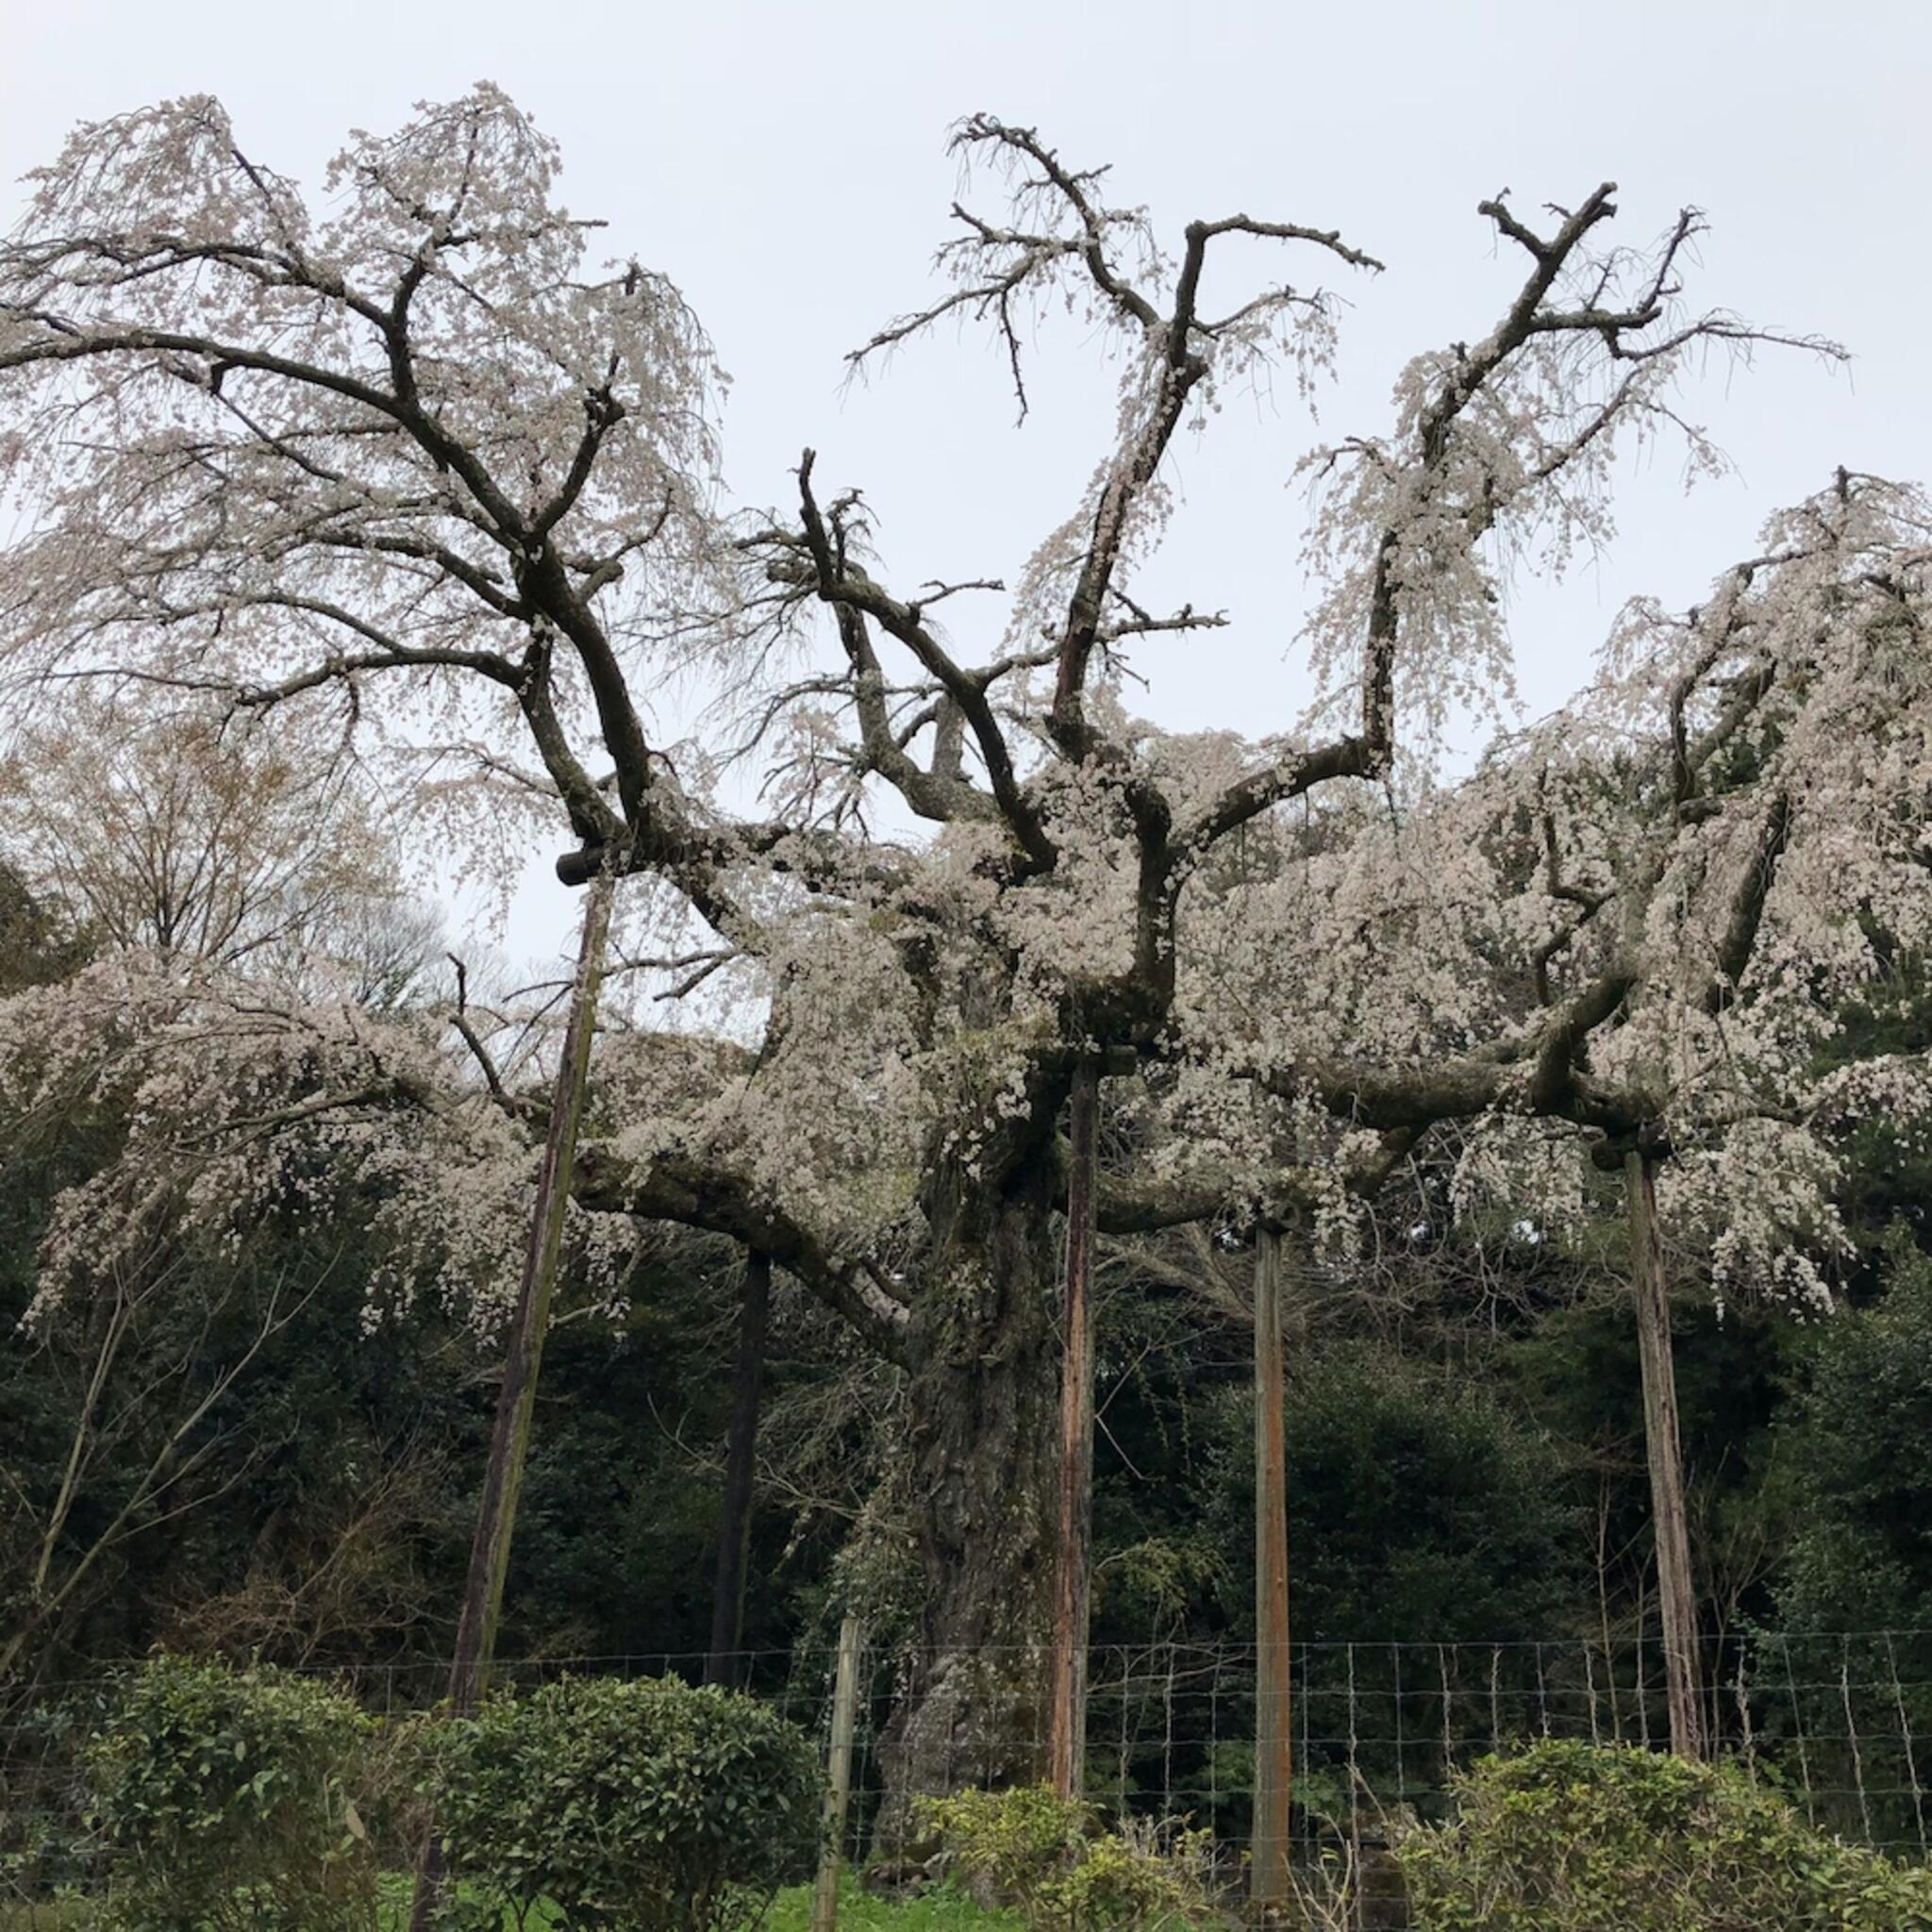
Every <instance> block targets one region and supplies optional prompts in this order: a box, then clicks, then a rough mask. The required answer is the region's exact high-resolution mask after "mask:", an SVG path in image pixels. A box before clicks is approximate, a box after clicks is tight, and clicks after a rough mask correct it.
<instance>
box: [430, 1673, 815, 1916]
mask: <svg viewBox="0 0 1932 1932" xmlns="http://www.w3.org/2000/svg"><path fill="white" fill-rule="evenodd" d="M428 1795H429V1797H430V1799H431V1801H432V1803H433V1804H434V1807H435V1811H436V1819H437V1826H438V1829H439V1831H440V1832H441V1837H442V1840H443V1846H444V1851H445V1854H446V1857H447V1858H448V1863H449V1870H450V1872H451V1874H452V1875H453V1876H454V1877H456V1878H458V1880H461V1881H465V1882H466V1883H467V1886H468V1888H469V1890H471V1892H473V1893H474V1894H475V1895H476V1896H478V1897H480V1898H482V1899H484V1900H487V1901H488V1902H489V1907H490V1910H491V1912H492V1913H493V1914H495V1915H496V1916H491V1918H490V1919H489V1920H488V1923H489V1924H492V1925H494V1924H496V1923H497V1922H498V1917H499V1916H500V1915H501V1913H502V1912H504V1911H506V1910H507V1911H508V1912H509V1913H510V1914H511V1915H512V1916H513V1918H514V1920H515V1923H517V1924H523V1923H524V1922H525V1918H526V1917H527V1916H528V1915H530V1914H531V1913H532V1912H533V1911H534V1910H535V1908H536V1907H537V1905H538V1902H539V1901H547V1902H548V1903H549V1906H550V1907H551V1909H552V1910H553V1912H554V1913H556V1914H557V1917H556V1919H555V1921H554V1923H555V1924H558V1925H559V1926H564V1927H570V1928H580V1927H592V1926H595V1927H602V1928H609V1932H725V1928H730V1927H734V1926H740V1925H749V1924H755V1923H756V1922H757V1920H758V1918H759V1917H760V1916H761V1915H762V1913H763V1912H764V1909H765V1907H767V1906H768V1905H769V1904H770V1902H771V1898H772V1894H773V1893H774V1891H775V1890H777V1889H778V1887H779V1886H781V1885H784V1884H788V1883H790V1882H791V1881H792V1880H793V1879H797V1878H802V1877H804V1876H805V1875H806V1874H808V1873H809V1872H810V1871H811V1869H812V1867H813V1864H814V1863H815V1861H816V1857H817V1853H818V1845H819V1829H820V1826H819V1819H820V1799H821V1785H820V1778H819V1767H818V1758H817V1755H816V1753H815V1752H814V1751H813V1750H812V1747H811V1745H810V1743H809V1742H808V1740H807V1739H806V1737H805V1736H804V1734H803V1733H802V1732H800V1731H799V1730H797V1729H796V1728H795V1727H794V1726H793V1725H791V1724H787V1723H785V1722H784V1721H783V1720H782V1719H781V1718H779V1717H777V1716H776V1715H775V1714H774V1712H772V1711H770V1710H768V1709H766V1708H765V1707H764V1706H762V1705H760V1704H757V1703H755V1702H753V1701H752V1700H751V1699H750V1698H748V1697H741V1696H737V1695H735V1694H733V1693H731V1692H729V1691H719V1690H704V1691H694V1690H692V1689H691V1688H690V1687H689V1686H688V1685H685V1684H681V1683H679V1682H677V1681H676V1680H675V1679H672V1678H658V1679H642V1680H639V1681H636V1682H632V1683H623V1682H619V1681H617V1680H615V1679H608V1678H573V1677H565V1678H563V1679H561V1680H560V1681H559V1682H558V1683H555V1684H551V1685H547V1686H545V1687H544V1688H543V1689H542V1690H541V1691H537V1692H535V1693H534V1694H533V1695H531V1696H529V1697H525V1698H516V1697H511V1696H499V1697H496V1698H493V1699H491V1701H490V1702H489V1703H488V1704H486V1705H485V1706H484V1707H483V1708H482V1710H481V1711H479V1712H478V1713H477V1714H476V1715H475V1717H473V1718H468V1719H463V1720H460V1721H458V1722H454V1723H451V1724H446V1725H443V1726H441V1729H440V1732H439V1734H438V1736H437V1737H436V1739H435V1740H434V1743H433V1745H432V1747H431V1759H430V1768H429V1792H428Z"/></svg>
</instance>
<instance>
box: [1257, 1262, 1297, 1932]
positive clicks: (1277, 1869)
mask: <svg viewBox="0 0 1932 1932" xmlns="http://www.w3.org/2000/svg"><path fill="white" fill-rule="evenodd" d="M1290 1663H1291V1658H1290V1652H1289V1647H1288V1424H1287V1414H1286V1403H1285V1399H1284V1392H1283V1388H1282V1365H1281V1236H1280V1234H1279V1233H1278V1232H1277V1231H1276V1230H1275V1229H1274V1228H1272V1227H1267V1226H1263V1227H1261V1228H1259V1229H1258V1230H1257V1232H1256V1235H1255V1820H1254V1834H1253V1840H1252V1842H1251V1844H1250V1847H1249V1865H1248V1896H1249V1901H1250V1903H1251V1905H1252V1907H1253V1908H1254V1915H1255V1917H1256V1919H1257V1921H1259V1922H1263V1923H1265V1922H1266V1921H1268V1920H1270V1919H1272V1918H1273V1917H1274V1916H1275V1915H1276V1914H1278V1913H1279V1912H1280V1911H1281V1910H1282V1909H1283V1908H1284V1907H1286V1906H1287V1904H1288V1900H1289V1875H1288V1807H1289V1796H1290V1781H1291V1776H1292V1757H1291V1740H1292V1738H1293V1735H1294V1733H1293V1728H1292V1725H1291V1722H1290V1708H1289V1698H1290V1676H1289V1673H1290Z"/></svg>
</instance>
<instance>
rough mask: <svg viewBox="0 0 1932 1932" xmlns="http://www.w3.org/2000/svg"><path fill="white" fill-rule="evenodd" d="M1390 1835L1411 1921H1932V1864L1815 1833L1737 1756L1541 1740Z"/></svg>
mask: <svg viewBox="0 0 1932 1932" xmlns="http://www.w3.org/2000/svg"><path fill="white" fill-rule="evenodd" d="M1457 1797H1458V1799H1459V1801H1460V1816H1459V1818H1458V1819H1457V1820H1456V1821H1455V1822H1453V1823H1450V1824H1442V1825H1439V1826H1435V1827H1430V1828H1420V1827H1418V1828H1414V1829H1411V1830H1409V1831H1408V1832H1407V1833H1406V1834H1404V1836H1403V1839H1402V1841H1401V1842H1400V1844H1399V1845H1398V1848H1397V1855H1398V1857H1399V1858H1400V1859H1401V1863H1402V1868H1403V1873H1404V1875H1405V1877H1406V1878H1407V1884H1408V1890H1409V1900H1410V1906H1411V1908H1412V1910H1413V1912H1414V1915H1415V1923H1416V1924H1417V1926H1418V1927H1419V1928H1420V1932H1932V1871H1926V1870H1924V1869H1907V1868H1905V1867H1901V1866H1898V1865H1894V1864H1892V1863H1891V1862H1890V1860H1888V1859H1886V1858H1883V1857H1880V1856H1879V1855H1878V1854H1877V1853H1875V1852H1872V1851H1868V1850H1865V1849H1864V1848H1862V1847H1859V1846H1854V1845H1847V1844H1845V1843H1843V1842H1841V1841H1840V1840H1838V1839H1834V1838H1830V1837H1827V1836H1825V1835H1824V1833H1822V1832H1817V1831H1813V1830H1811V1829H1810V1828H1809V1827H1807V1825H1806V1824H1803V1823H1802V1822H1801V1821H1800V1820H1799V1819H1798V1817H1797V1816H1796V1814H1795V1813H1793V1811H1792V1810H1791V1808H1790V1806H1789V1805H1787V1804H1785V1803H1784V1801H1783V1800H1782V1799H1781V1798H1779V1797H1778V1796H1777V1795H1776V1793H1775V1792H1774V1791H1773V1790H1769V1789H1768V1788H1766V1787H1765V1786H1762V1785H1759V1784H1756V1783H1754V1782H1753V1781H1752V1780H1751V1778H1750V1777H1749V1776H1748V1775H1747V1774H1745V1772H1744V1771H1743V1770H1742V1769H1740V1767H1739V1766H1737V1765H1735V1764H1714V1765H1703V1764H1690V1763H1687V1762H1685V1761H1684V1760H1683V1759H1682V1758H1677V1757H1664V1756H1661V1755H1659V1754H1657V1753H1654V1752H1648V1751H1642V1750H1638V1749H1634V1748H1627V1747H1623V1746H1615V1747H1605V1746H1598V1745H1591V1744H1582V1743H1572V1742H1568V1741H1547V1742H1544V1743H1541V1744H1538V1745H1535V1746H1534V1747H1533V1748H1531V1749H1530V1750H1528V1751H1525V1752H1524V1753H1522V1754H1521V1755H1520V1756H1518V1757H1507V1758H1498V1757H1491V1758H1486V1759H1484V1760H1483V1761H1482V1762H1481V1763H1480V1764H1478V1765H1477V1766H1476V1767H1475V1769H1474V1772H1472V1773H1470V1774H1468V1775H1467V1776H1465V1777H1463V1778H1461V1779H1460V1780H1458V1789H1457Z"/></svg>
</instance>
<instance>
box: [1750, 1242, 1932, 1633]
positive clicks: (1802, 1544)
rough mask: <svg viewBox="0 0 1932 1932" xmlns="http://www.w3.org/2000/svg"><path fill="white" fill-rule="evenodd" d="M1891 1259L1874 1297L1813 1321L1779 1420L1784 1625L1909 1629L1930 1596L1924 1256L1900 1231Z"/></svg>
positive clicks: (1930, 1343) (1931, 1365)
mask: <svg viewBox="0 0 1932 1932" xmlns="http://www.w3.org/2000/svg"><path fill="white" fill-rule="evenodd" d="M1888 1258H1889V1261H1890V1267H1889V1270H1888V1278H1889V1286H1888V1288H1887V1291H1886V1292H1885V1295H1884V1297H1883V1298H1882V1299H1881V1300H1880V1301H1878V1302H1877V1303H1876V1304H1875V1305H1874V1306H1873V1307H1868V1308H1865V1309H1863V1310H1861V1311H1859V1312H1857V1313H1848V1314H1844V1315H1841V1316H1840V1317H1839V1318H1837V1319H1835V1320H1833V1321H1830V1322H1826V1323H1822V1324H1819V1325H1818V1326H1817V1327H1816V1328H1815V1329H1814V1330H1813V1331H1812V1333H1811V1335H1810V1337H1809V1342H1810V1346H1809V1349H1808V1351H1807V1354H1808V1367H1809V1371H1810V1374H1809V1377H1808V1387H1807V1388H1806V1389H1804V1390H1803V1391H1801V1393H1800V1394H1799V1396H1798V1397H1797V1399H1796V1400H1795V1402H1794V1403H1793V1404H1792V1405H1791V1407H1790V1413H1789V1416H1788V1419H1787V1420H1786V1423H1785V1425H1784V1427H1783V1428H1782V1429H1781V1431H1780V1437H1781V1441H1780V1450H1781V1455H1780V1464H1781V1480H1782V1482H1783V1484H1784V1486H1785V1489H1786V1491H1787V1492H1788V1495H1789V1501H1790V1513H1791V1516H1792V1518H1793V1520H1794V1522H1795V1524H1796V1529H1795V1532H1794V1535H1793V1538H1792V1541H1791V1547H1790V1555H1789V1557H1787V1559H1786V1563H1785V1570H1784V1577H1783V1581H1782V1583H1781V1585H1780V1587H1779V1589H1778V1591H1777V1608H1778V1622H1779V1624H1780V1625H1781V1626H1782V1627H1783V1628H1786V1629H1789V1630H1795V1631H1817V1630H1901V1629H1910V1628H1915V1627H1917V1626H1918V1625H1919V1624H1923V1623H1924V1622H1925V1621H1926V1618H1925V1607H1926V1605H1927V1602H1928V1600H1932V1541H1928V1540H1927V1537H1926V1526H1927V1524H1928V1522H1932V1450H1928V1445H1932V1260H1928V1259H1927V1258H1926V1257H1924V1256H1923V1255H1920V1254H1918V1253H1917V1252H1915V1251H1914V1250H1913V1249H1912V1247H1911V1246H1910V1244H1909V1243H1908V1242H1907V1241H1906V1240H1905V1238H1904V1237H1903V1236H1902V1235H1898V1234H1895V1235H1894V1236H1893V1238H1892V1240H1891V1241H1890V1247H1889V1256H1888Z"/></svg>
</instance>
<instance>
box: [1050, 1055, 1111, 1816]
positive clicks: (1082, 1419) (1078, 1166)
mask: <svg viewBox="0 0 1932 1932" xmlns="http://www.w3.org/2000/svg"><path fill="white" fill-rule="evenodd" d="M1099 1111H1100V1081H1099V1077H1098V1075H1097V1074H1095V1072H1094V1070H1093V1069H1092V1068H1091V1067H1082V1068H1081V1069H1080V1071H1079V1072H1078V1073H1077V1074H1075V1075H1074V1092H1073V1105H1072V1121H1071V1132H1070V1135H1069V1140H1070V1141H1071V1155H1070V1158H1069V1162H1068V1169H1067V1262H1066V1298H1065V1302H1064V1305H1063V1313H1062V1324H1063V1326H1064V1329H1065V1334H1064V1336H1063V1338H1062V1355H1061V1365H1060V1469H1059V1524H1058V1538H1057V1540H1056V1542H1055V1549H1054V1590H1053V1689H1052V1695H1051V1700H1050V1703H1049V1707H1048V1713H1047V1749H1046V1757H1047V1774H1048V1776H1049V1777H1050V1778H1051V1779H1052V1781H1053V1788H1054V1790H1056V1791H1057V1792H1058V1794H1059V1795H1060V1796H1061V1797H1062V1798H1075V1797H1078V1796H1079V1794H1080V1791H1081V1789H1082V1784H1083V1780H1084V1774H1085V1768H1086V1767H1085V1760H1086V1755H1087V1628H1088V1618H1087V1607H1088V1598H1089V1594H1090V1591H1091V1582H1092V1563H1093V1233H1094V1229H1093V1158H1094V1155H1093V1141H1094V1133H1095V1129H1096V1126H1097V1124H1098V1115H1099Z"/></svg>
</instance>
